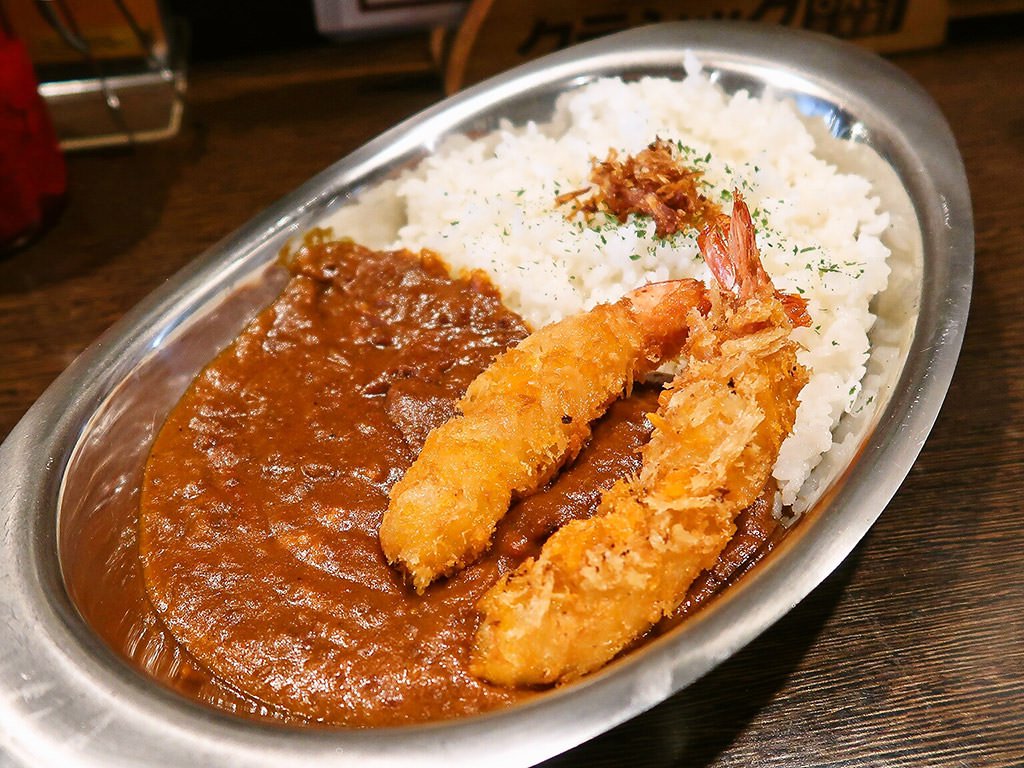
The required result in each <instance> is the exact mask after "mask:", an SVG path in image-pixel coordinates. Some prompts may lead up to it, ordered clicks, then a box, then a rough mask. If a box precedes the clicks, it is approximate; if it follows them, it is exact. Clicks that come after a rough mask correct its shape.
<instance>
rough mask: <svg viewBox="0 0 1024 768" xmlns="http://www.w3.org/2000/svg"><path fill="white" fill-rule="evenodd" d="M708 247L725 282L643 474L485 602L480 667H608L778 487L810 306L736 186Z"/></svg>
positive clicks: (512, 676)
mask: <svg viewBox="0 0 1024 768" xmlns="http://www.w3.org/2000/svg"><path fill="white" fill-rule="evenodd" d="M726 222H729V224H728V226H729V231H728V234H726V232H725V230H724V225H725V223H726ZM699 242H700V245H701V250H702V251H703V253H704V256H705V259H706V261H707V262H708V264H709V266H711V267H712V270H713V271H714V273H715V276H716V278H717V279H718V281H719V283H720V285H721V289H720V290H712V291H711V304H712V307H711V311H710V313H709V314H708V315H707V316H706V317H705V316H704V315H703V314H702V313H701V312H698V311H693V310H691V311H690V312H689V315H688V326H689V328H690V333H689V337H688V340H687V343H686V348H685V350H684V353H685V354H687V355H689V364H688V365H687V367H686V369H685V370H684V371H683V372H682V373H680V374H679V375H678V376H677V377H676V379H675V380H674V381H673V382H672V384H671V385H670V386H669V388H668V389H666V391H665V392H664V393H663V394H662V397H661V400H660V403H659V408H658V411H657V413H655V414H651V417H650V418H651V421H652V423H653V424H654V432H653V434H652V437H651V440H650V442H649V443H648V444H647V446H645V448H644V450H643V454H642V458H643V465H642V469H641V471H640V474H639V475H638V476H637V477H634V478H631V479H630V480H628V481H620V482H618V483H617V484H616V485H615V486H613V487H612V488H611V489H610V490H609V491H607V492H606V493H605V494H604V495H603V497H602V500H601V505H600V508H599V510H598V512H597V514H596V515H595V516H594V517H592V518H590V519H588V520H580V521H574V522H571V523H569V524H567V525H565V526H563V527H562V528H561V529H560V530H558V531H557V532H556V533H555V534H554V535H552V536H551V538H550V539H548V541H547V542H546V543H545V545H544V547H543V549H542V551H541V554H540V555H539V556H538V558H537V559H535V560H532V559H531V560H528V561H526V562H525V563H524V564H523V565H522V566H521V567H520V568H519V569H518V570H517V571H516V572H515V573H513V574H510V575H506V576H505V577H504V578H503V579H502V580H500V581H499V582H498V583H497V584H496V585H495V586H494V587H493V588H492V589H491V590H490V591H489V592H488V593H486V594H485V595H484V597H483V598H481V600H480V602H479V603H478V609H479V611H480V613H481V623H480V626H479V628H478V630H477V634H476V637H475V644H474V648H473V650H472V657H471V667H470V668H471V671H472V672H473V673H474V674H475V675H477V676H479V677H482V678H484V679H486V680H488V681H490V682H493V683H497V684H501V685H534V684H547V683H554V682H563V681H568V680H572V679H574V678H577V677H579V676H581V675H584V674H586V673H588V672H590V671H592V670H594V669H597V668H598V667H600V666H601V665H603V664H605V663H606V662H608V661H609V660H610V659H612V658H613V657H614V656H615V655H616V654H617V653H618V652H619V651H621V650H622V649H623V648H625V647H626V646H627V645H629V644H630V643H631V642H632V641H633V640H635V639H636V638H638V637H640V636H641V635H642V634H643V633H644V632H646V631H647V630H648V629H649V628H650V627H651V626H652V625H653V624H654V623H655V622H657V621H658V620H659V619H660V618H661V617H663V616H666V615H668V614H670V613H671V612H672V611H673V610H675V608H676V607H677V606H678V605H679V604H680V602H681V601H682V600H683V599H684V597H685V596H686V591H687V588H688V587H689V586H690V584H691V582H692V581H693V580H694V578H695V577H697V576H698V575H699V574H700V572H701V571H702V570H704V569H706V568H709V567H711V566H712V565H713V564H714V562H715V560H716V559H717V557H718V555H719V553H720V552H721V550H722V549H723V547H724V546H725V545H726V544H727V543H728V541H729V539H730V538H731V537H732V535H733V533H734V531H735V523H734V521H735V519H736V516H737V515H738V514H739V513H740V512H741V511H742V510H743V509H744V508H745V507H747V506H748V505H750V504H751V503H752V502H753V501H754V500H755V499H756V498H757V496H758V495H759V494H760V493H761V491H762V489H763V488H764V486H765V484H766V482H767V481H768V479H769V476H770V474H771V471H772V467H773V466H774V464H775V461H776V459H777V457H778V453H779V447H780V445H781V444H782V441H783V440H784V439H785V438H786V437H787V435H788V434H789V433H790V431H791V429H792V426H793V421H794V419H795V415H796V408H797V395H798V394H799V392H800V390H801V388H802V387H803V385H804V383H805V382H806V380H807V373H806V371H805V370H804V369H803V367H802V366H801V365H800V364H799V363H798V362H797V359H796V351H797V345H796V344H795V343H794V342H793V341H791V340H790V338H789V337H790V331H791V330H792V327H793V320H791V318H790V316H789V315H792V316H793V318H794V320H795V321H796V322H797V324H802V323H803V317H802V316H801V314H802V312H803V307H802V304H801V303H800V302H799V300H796V301H789V302H787V303H788V305H789V306H788V307H787V306H786V303H784V302H783V301H781V300H780V299H779V298H778V297H777V296H776V293H775V291H774V289H773V287H772V284H771V282H770V280H769V279H768V276H767V275H766V274H765V272H764V270H763V269H762V268H761V265H760V259H759V256H758V252H757V248H756V245H755V243H754V234H753V224H752V223H751V221H750V215H749V212H748V211H747V208H746V205H745V204H744V203H743V201H742V199H741V198H740V197H739V195H738V193H737V195H736V202H735V205H734V208H733V215H732V217H731V220H730V219H729V217H725V216H722V217H720V218H718V219H716V220H715V221H713V222H712V223H711V224H709V225H708V226H707V227H705V229H704V230H703V231H702V233H701V236H700V238H699ZM733 289H735V293H734V292H733ZM787 309H788V312H789V315H787Z"/></svg>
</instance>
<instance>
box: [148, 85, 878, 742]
mask: <svg viewBox="0 0 1024 768" xmlns="http://www.w3.org/2000/svg"><path fill="white" fill-rule="evenodd" d="M669 95H670V96H671V98H666V96H669ZM624 99H625V100H627V102H628V103H629V104H631V105H633V106H634V107H635V110H634V111H633V112H632V113H629V116H630V120H626V119H624V118H623V119H620V118H619V117H609V115H620V114H623V113H628V112H629V110H628V109H625V110H624V107H623V100H624ZM611 102H614V103H615V104H617V105H618V106H617V110H618V112H609V111H608V109H607V108H608V105H609V103H611ZM680 102H683V103H687V104H689V105H690V109H689V110H685V109H680V108H679V107H678V104H679V103H680ZM655 105H657V106H655ZM672 105H677V106H672ZM738 122H739V123H742V125H741V126H740V127H739V128H738V127H737V125H736V124H737V123H738ZM740 128H743V129H745V131H746V133H745V134H744V136H746V137H747V138H745V139H744V140H743V141H742V142H741V141H740V140H739V139H740V134H741V133H743V131H742V130H740ZM800 131H803V132H802V133H801V132H800ZM781 134H784V135H785V136H786V139H787V142H788V143H787V144H786V146H787V147H788V149H787V150H786V151H776V152H775V156H774V157H773V156H771V155H770V154H769V153H768V152H767V148H769V147H771V146H772V142H773V141H775V140H776V139H777V138H778V136H779V135H781ZM522 157H529V158H531V161H532V162H531V163H522V162H514V161H512V159H513V158H522ZM598 158H602V159H598ZM523 166H528V167H527V168H525V169H524V168H523ZM868 193H869V188H868V187H867V186H866V182H864V181H863V180H862V179H858V178H857V177H850V176H843V175H842V174H839V173H838V172H837V171H836V169H835V168H833V167H831V166H828V165H827V164H825V163H823V162H822V161H820V160H817V159H816V158H814V156H813V142H811V141H810V139H809V136H807V134H806V131H805V130H803V128H802V125H801V123H800V122H799V119H798V118H797V117H796V116H795V114H794V113H793V112H792V110H791V108H790V107H789V106H788V105H785V104H782V103H779V102H771V101H758V100H754V99H750V98H748V97H746V96H745V95H744V94H740V95H738V96H734V97H727V96H725V95H724V94H722V93H721V92H719V91H718V90H716V89H715V88H714V87H713V86H712V85H711V84H710V83H708V82H707V81H706V80H703V79H702V78H700V77H698V76H692V77H689V78H687V79H686V80H684V81H677V82H672V81H667V80H642V81H639V82H637V83H632V84H624V83H622V82H621V81H600V82H598V83H595V84H591V85H588V86H586V87H584V88H582V89H579V90H578V91H574V92H572V93H571V94H569V95H567V96H566V97H563V99H562V100H561V101H560V103H559V106H558V111H557V112H556V115H555V118H554V120H553V121H552V123H551V125H549V126H535V125H530V126H526V127H525V128H522V129H513V128H512V127H505V128H503V129H501V130H499V131H497V132H495V134H493V135H490V136H487V137H484V138H482V139H478V140H476V141H472V142H470V141H468V140H467V141H464V142H462V143H459V144H455V145H452V146H449V147H446V148H442V150H440V151H439V152H438V154H437V156H434V157H431V158H429V159H428V161H425V162H424V163H423V164H422V165H421V167H420V168H417V169H416V170H414V171H411V172H408V173H407V174H406V175H405V176H403V177H402V178H399V179H397V180H395V181H392V182H388V183H386V184H384V185H382V186H381V187H379V188H378V189H375V190H372V191H370V192H369V193H367V194H365V195H364V197H363V199H361V200H360V202H359V203H358V204H357V205H355V206H352V207H351V208H350V209H349V210H347V211H343V212H342V213H341V215H340V216H339V217H337V218H336V219H335V220H334V221H331V222H328V223H327V226H328V227H329V228H325V229H320V230H315V231H314V232H311V233H309V234H308V235H307V236H306V237H305V239H304V240H303V242H302V243H301V244H300V245H299V246H297V247H295V248H294V249H293V250H292V251H290V252H289V253H287V254H286V255H285V256H284V261H285V263H286V265H287V268H288V269H289V271H290V273H291V279H290V281H289V282H288V285H287V287H286V288H285V290H284V292H283V293H282V294H281V296H280V297H279V298H278V299H277V300H276V301H275V302H274V303H273V304H272V305H271V306H270V307H268V308H267V309H265V310H264V311H263V312H262V313H260V315H259V316H258V317H257V318H256V319H255V320H254V321H253V322H252V323H251V324H250V325H249V327H248V328H246V329H245V331H243V332H242V334H241V335H240V336H239V337H238V338H237V339H236V340H235V341H234V342H233V343H232V344H231V345H230V346H229V347H228V348H227V349H225V350H224V351H223V352H222V353H221V354H220V355H219V356H218V357H217V358H216V359H215V360H213V361H212V362H211V363H210V364H209V365H207V367H206V368H205V369H204V370H203V371H202V373H201V374H200V375H199V376H198V377H197V379H196V380H195V382H193V384H192V386H191V387H190V389H189V391H188V392H187V393H186V394H185V395H184V397H183V398H182V400H181V401H180V402H179V403H178V405H177V406H176V407H175V409H174V410H173V411H172V412H171V414H170V415H169V416H168V418H167V421H166V423H165V424H164V426H163V428H162V429H161V431H160V434H159V436H158V437H157V440H156V442H155V444H154V446H153V449H152V453H151V455H150V458H149V461H148V463H147V466H146V472H145V481H144V487H143V494H142V502H141V509H140V515H139V527H138V531H139V557H140V562H141V566H142V574H143V576H144V580H145V588H146V595H147V597H148V600H149V602H150V603H151V605H152V607H153V608H154V609H155V611H156V614H157V615H158V616H159V621H160V622H161V623H162V625H163V626H164V627H166V629H167V630H168V631H169V633H170V634H171V635H173V638H174V640H175V641H176V642H177V643H178V644H180V646H181V648H182V652H183V653H185V654H187V656H188V657H189V659H190V660H191V662H194V664H193V668H194V669H193V672H192V677H193V680H192V683H191V685H192V686H193V689H194V688H195V679H196V678H197V676H198V678H202V679H203V680H206V681H208V682H209V683H210V684H211V685H213V686H214V687H216V688H217V689H218V690H224V691H230V692H231V694H232V695H234V696H237V697H240V698H243V699H245V700H246V701H249V702H255V703H256V704H257V706H256V707H255V708H251V709H250V711H251V712H253V713H257V714H259V715H261V716H263V717H267V718H271V719H278V720H284V721H289V722H316V723H325V724H336V725H349V726H376V725H391V724H400V723H408V722H421V721H427V720H437V719H445V718H452V717H458V716H463V715H468V714H473V713H478V712H484V711H488V710H493V709H495V708H500V707H506V706H509V705H511V704H513V703H515V702H517V701H521V700H523V699H524V698H527V697H530V696H534V695H537V693H538V692H539V691H543V690H544V689H545V688H547V687H550V686H551V685H558V684H565V683H569V682H571V681H573V680H575V679H577V678H579V677H581V676H583V675H586V674H589V673H592V672H594V671H596V670H598V669H600V668H601V667H602V666H603V665H605V664H607V663H608V662H609V661H611V660H613V659H614V658H616V657H617V656H618V655H620V654H621V653H624V652H628V651H629V650H630V649H632V648H635V647H636V646H637V645H638V644H640V643H642V642H643V641H644V640H645V638H648V637H650V636H653V635H656V634H657V633H659V632H661V631H664V629H665V628H666V627H669V626H671V625H673V624H674V623H677V622H678V621H679V620H680V619H681V618H682V617H684V616H685V615H687V614H688V613H689V612H691V611H692V610H694V609H695V608H696V607H698V606H699V605H701V604H702V603H704V602H705V601H706V600H708V599H709V598H710V597H712V596H713V595H714V594H715V593H716V591H717V590H718V589H719V588H720V587H721V586H722V585H723V584H728V583H729V582H730V581H731V580H733V579H735V578H736V577H737V576H739V575H740V574H742V572H744V570H746V569H748V568H749V567H751V565H752V564H753V563H755V562H756V561H757V560H758V559H759V558H760V557H762V556H763V555H764V554H765V553H766V552H768V551H769V550H770V548H771V546H772V544H773V543H774V542H775V541H777V540H778V539H779V538H780V537H781V536H783V535H785V532H786V530H787V527H788V526H789V525H790V524H791V523H792V521H793V519H795V518H796V517H797V516H798V515H799V513H800V511H801V510H802V509H804V508H805V507H806V506H807V504H808V503H809V500H810V499H811V498H812V494H813V489H808V488H806V487H805V481H806V479H807V476H808V474H809V473H810V470H811V469H812V468H813V466H814V464H815V463H816V462H817V461H818V460H819V459H820V457H821V455H822V454H823V453H824V452H825V451H827V450H829V444H830V442H831V429H832V428H833V427H834V426H835V424H836V423H837V422H838V420H839V418H840V416H841V415H842V414H843V413H844V412H847V411H850V410H851V409H853V408H856V407H857V406H858V404H859V403H862V402H863V400H864V398H865V397H869V396H870V395H869V394H868V393H862V392H861V390H862V386H863V384H862V381H861V379H862V377H863V375H864V363H865V361H866V357H867V352H868V344H867V335H866V333H867V330H868V329H869V328H870V324H871V316H870V313H869V312H868V301H869V300H870V297H871V296H872V295H873V294H874V293H875V292H877V291H878V290H880V289H881V288H882V287H884V284H885V279H886V274H887V272H886V267H885V258H886V255H887V251H886V249H885V247H884V246H883V245H882V244H881V242H880V240H879V236H880V234H881V233H882V231H883V230H884V229H885V227H886V225H887V222H886V217H885V215H884V214H881V213H878V212H877V211H876V210H875V208H876V207H877V201H872V200H871V199H870V198H868V197H867V195H868ZM371 214H372V215H371ZM430 222H433V224H432V225H431V224H430ZM350 237H351V238H352V239H349V238H350ZM357 243H358V244H357ZM200 698H202V697H200ZM207 700H208V701H209V703H213V704H215V705H216V704H217V703H218V700H217V699H216V697H209V698H208V699H207Z"/></svg>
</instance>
